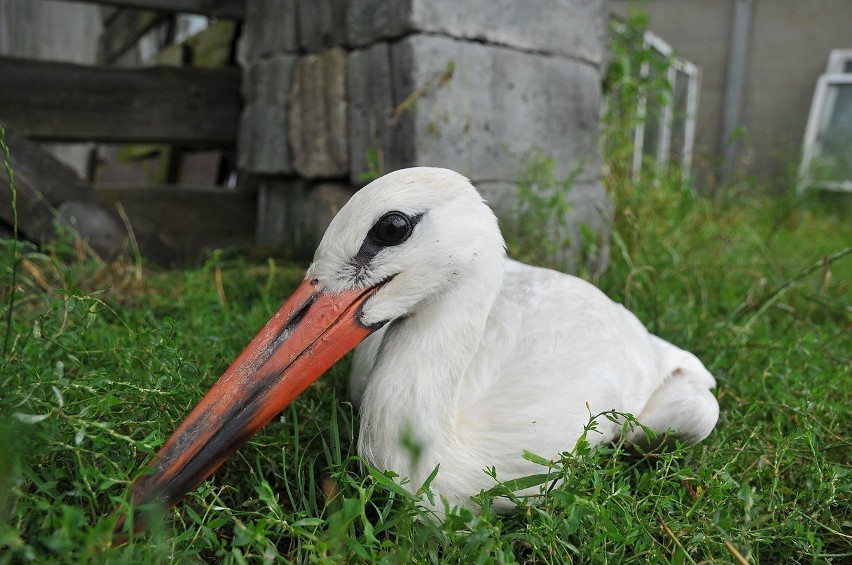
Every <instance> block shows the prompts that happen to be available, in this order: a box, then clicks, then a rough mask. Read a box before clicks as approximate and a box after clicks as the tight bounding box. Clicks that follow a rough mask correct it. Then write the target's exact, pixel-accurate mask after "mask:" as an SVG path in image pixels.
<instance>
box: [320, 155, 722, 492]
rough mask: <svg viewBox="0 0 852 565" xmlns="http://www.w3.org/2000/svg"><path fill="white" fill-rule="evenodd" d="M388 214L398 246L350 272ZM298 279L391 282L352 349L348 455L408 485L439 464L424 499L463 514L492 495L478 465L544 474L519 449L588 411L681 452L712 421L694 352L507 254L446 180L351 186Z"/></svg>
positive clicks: (327, 284)
mask: <svg viewBox="0 0 852 565" xmlns="http://www.w3.org/2000/svg"><path fill="white" fill-rule="evenodd" d="M391 211H398V212H401V213H403V214H406V215H408V216H411V217H417V218H418V220H419V221H418V222H417V223H416V225H415V226H414V228H413V230H412V232H411V235H410V237H409V238H408V239H407V240H406V241H405V242H404V243H402V244H400V245H395V246H390V247H385V248H382V249H380V250H379V251H378V252H376V253H375V254H374V255H373V256H372V257H370V260H369V261H363V260H361V261H353V258H355V257H356V256H357V255H358V253H359V250H360V249H361V248H362V245H363V242H364V241H365V238H366V237H367V235H368V232H369V231H370V229H371V227H372V226H373V225H374V224H375V223H376V222H377V220H378V219H379V218H381V217H382V216H383V215H384V214H387V213H388V212H391ZM374 251H375V250H374ZM362 259H363V258H362ZM308 277H309V278H315V279H316V280H318V281H319V284H320V285H321V286H322V288H323V289H324V290H327V291H331V292H339V291H345V290H348V289H351V288H357V287H364V288H367V287H371V286H375V285H378V284H380V283H382V281H385V280H387V279H388V278H389V277H393V278H392V279H391V280H389V282H385V283H384V284H383V285H382V286H381V288H379V290H378V291H377V292H376V294H375V295H374V296H373V297H372V298H370V299H369V300H368V301H367V302H366V303H364V305H363V307H362V312H361V322H362V323H364V324H367V325H370V324H375V323H378V322H382V321H386V320H391V321H390V322H389V323H388V324H387V325H385V327H383V328H382V329H381V330H379V331H377V332H376V333H374V334H372V335H371V336H370V337H368V338H367V339H366V340H365V341H364V342H363V343H362V344H361V345H360V346H359V347H358V349H357V352H356V355H355V359H354V362H353V369H352V376H351V381H350V382H351V390H352V396H353V401H354V402H355V403H356V405H358V406H360V414H361V429H360V435H359V440H358V449H359V452H360V453H361V455H363V456H364V457H365V458H366V459H367V460H368V461H370V462H371V464H373V465H374V466H376V467H378V468H379V469H389V470H392V471H395V472H397V473H399V474H400V475H401V476H403V477H409V478H410V479H411V482H410V483H409V485H410V488H411V489H412V490H414V489H416V488H417V487H419V486H420V484H421V483H422V482H423V481H424V480H425V479H426V478H427V476H428V475H429V473H430V472H431V471H432V470H433V468H434V467H435V466H436V465H438V464H440V471H439V473H438V475H437V477H436V478H435V479H434V481H433V483H432V489H433V491H435V492H436V493H438V494H440V495H442V496H444V497H446V498H447V499H448V500H449V501H450V502H451V503H452V504H456V505H470V499H469V497H470V496H471V495H475V494H477V493H479V491H480V490H482V489H488V488H490V487H492V486H494V481H493V479H492V478H491V477H489V476H487V475H486V474H485V473H484V471H483V469H485V468H486V467H492V466H493V467H496V470H497V474H498V477H499V478H500V479H501V480H507V479H512V478H516V477H520V476H524V475H527V474H531V473H537V472H541V468H539V467H537V466H536V465H534V464H533V463H530V462H528V461H526V460H525V459H523V457H522V454H523V452H524V450H528V451H531V452H534V453H536V454H538V455H542V456H544V457H547V458H551V457H554V456H556V455H557V454H558V453H560V452H564V451H569V450H571V449H572V448H573V446H574V445H575V442H576V441H577V439H578V437H579V435H580V433H581V432H582V430H583V426H584V425H585V424H586V423H587V422H588V419H589V414H590V411H591V413H592V414H597V413H600V412H603V411H606V410H617V411H620V412H629V413H632V414H634V415H636V416H637V417H638V418H639V420H640V421H641V422H642V423H644V424H646V425H648V426H649V427H651V428H652V429H654V430H656V431H658V432H660V433H662V432H665V431H667V430H673V432H674V434H675V435H676V436H677V437H679V438H680V439H681V440H682V441H684V442H688V443H695V442H698V441H701V440H702V439H704V438H705V437H706V436H707V435H708V434H709V433H710V432H711V431H712V429H713V427H714V426H715V424H716V420H717V418H718V411H719V407H718V403H717V401H716V399H715V398H714V396H713V395H712V394H711V392H710V389H711V388H712V387H714V386H715V380H714V379H713V376H712V375H711V374H710V373H709V372H708V371H707V370H706V369H705V368H704V366H703V365H702V363H701V362H700V361H699V360H698V359H697V358H696V357H695V356H694V355H692V354H691V353H689V352H687V351H684V350H682V349H679V348H678V347H676V346H674V345H672V344H670V343H668V342H666V341H664V340H662V339H660V338H658V337H656V336H653V335H651V334H649V333H648V331H647V330H646V329H645V327H644V326H643V325H642V323H641V322H640V321H639V320H638V319H637V318H636V317H635V316H634V315H633V314H632V313H631V312H629V311H628V310H626V309H625V308H624V307H622V306H620V305H618V304H616V303H614V302H613V301H611V300H610V299H609V298H608V297H607V296H606V295H604V294H603V293H602V292H601V291H600V290H598V289H597V288H595V287H594V286H592V285H591V284H589V283H587V282H585V281H583V280H581V279H578V278H576V277H572V276H569V275H565V274H562V273H557V272H555V271H551V270H547V269H542V268H537V267H532V266H528V265H524V264H521V263H518V262H516V261H513V260H510V259H508V258H506V256H505V249H504V243H503V239H502V236H501V234H500V231H499V229H498V227H497V222H496V219H495V217H494V215H493V213H492V212H491V210H490V209H489V208H488V206H487V205H486V204H485V203H484V202H483V201H482V198H481V197H480V196H479V194H478V193H477V192H476V190H475V189H474V188H473V186H472V185H471V184H470V182H469V181H468V180H467V179H465V178H464V177H462V176H461V175H459V174H457V173H455V172H452V171H448V170H444V169H434V168H414V169H406V170H402V171H397V172H395V173H391V174H389V175H386V176H385V177H382V178H380V179H378V180H376V181H375V182H373V183H371V184H370V185H368V186H367V187H365V188H363V189H362V190H361V191H359V192H358V193H356V194H355V195H354V196H353V198H352V199H351V201H350V202H349V203H348V204H347V205H346V206H344V207H343V209H341V211H340V213H339V214H338V215H337V216H336V217H335V218H334V220H333V221H332V223H331V225H330V226H329V228H328V231H327V232H326V234H325V236H324V238H323V240H322V242H321V244H320V246H319V248H318V249H317V253H316V256H315V260H314V263H313V264H312V265H311V267H310V269H309V271H308ZM599 430H600V431H601V432H602V433H601V434H600V435H595V436H594V437H590V439H591V440H592V441H593V442H596V443H603V442H608V441H611V440H612V439H614V438H615V437H616V435H617V434H618V433H620V431H621V428H620V427H619V426H617V425H616V424H614V423H612V422H610V421H608V420H606V419H603V418H601V419H600V420H599ZM628 439H629V440H631V441H636V442H639V443H642V442H643V440H644V439H645V438H644V434H642V433H641V431H639V432H634V433H633V435H632V436H631V437H630V438H628ZM406 441H408V442H409V443H411V442H412V441H413V442H414V443H416V444H418V445H419V446H420V447H421V454H420V456H419V457H418V458H414V457H413V456H412V451H411V449H409V448H406V447H405V446H404V445H403V444H404V443H405V442H406ZM505 504H508V503H505Z"/></svg>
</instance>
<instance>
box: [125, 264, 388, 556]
mask: <svg viewBox="0 0 852 565" xmlns="http://www.w3.org/2000/svg"><path fill="white" fill-rule="evenodd" d="M375 291H376V287H373V288H369V289H362V290H349V291H344V292H341V293H328V292H324V291H322V290H320V289H319V285H318V284H317V282H316V281H307V280H306V281H305V282H303V283H302V284H301V285H299V288H297V289H296V291H295V292H294V293H293V295H292V296H291V297H290V298H289V299H287V301H286V302H285V303H284V305H283V306H282V307H281V309H280V310H278V312H277V313H276V314H275V315H274V316H273V317H272V319H271V320H269V322H267V324H266V325H265V326H264V327H263V329H262V330H260V332H259V333H258V334H257V335H256V336H255V337H254V339H252V341H251V343H249V344H248V346H247V347H246V348H245V350H244V351H243V352H242V353H241V354H240V356H239V357H237V359H236V361H234V363H233V364H232V365H231V366H230V367H229V368H228V370H227V371H225V374H224V375H222V377H221V378H220V379H219V381H218V382H217V383H216V384H215V385H213V388H211V389H210V391H209V392H208V393H207V394H206V395H205V396H204V398H202V399H201V402H199V403H198V405H197V406H196V407H195V408H194V409H193V410H192V412H190V414H189V416H187V418H186V419H185V420H184V421H183V423H182V424H181V425H180V426H179V427H178V429H177V430H176V431H175V432H174V434H172V437H170V438H169V440H168V441H167V442H166V443H165V445H163V447H162V448H161V449H160V451H159V452H158V453H157V455H156V457H155V458H154V459H153V461H152V462H151V465H150V466H151V467H152V468H153V473H151V474H146V475H143V476H141V477H139V479H137V481H136V482H135V483H134V485H133V489H132V492H131V501H132V503H133V506H134V507H138V506H139V505H142V504H149V503H155V504H156V505H158V506H159V507H160V509H161V510H162V509H166V508H170V507H171V506H173V505H175V504H176V503H177V502H178V501H179V500H180V499H181V498H182V497H183V495H184V494H186V493H187V492H189V491H190V490H192V489H194V488H195V487H197V486H198V485H199V484H201V482H202V481H204V479H206V478H207V477H209V476H210V475H211V474H212V473H213V472H214V471H215V470H216V469H218V468H219V466H220V465H221V464H222V463H224V461H225V459H227V458H228V457H230V456H231V455H232V454H233V453H234V452H236V451H237V450H238V449H239V448H240V447H242V446H243V445H245V443H246V442H247V441H248V440H249V439H250V438H251V437H252V436H253V435H254V434H256V433H257V432H258V430H260V428H262V427H263V426H264V425H266V424H267V422H269V421H270V420H271V419H272V418H273V417H275V415H276V414H278V413H279V412H280V411H281V410H282V409H284V407H286V406H287V405H288V404H290V402H292V401H293V399H294V398H296V397H297V396H298V395H299V394H301V393H302V391H304V390H305V389H306V388H307V387H308V385H310V384H311V383H312V382H314V381H315V380H316V379H317V378H319V376H320V375H322V374H323V373H324V372H325V371H326V370H328V369H329V367H331V366H332V365H333V364H334V363H335V362H337V361H338V360H339V359H340V358H341V357H343V356H344V355H345V354H346V353H347V352H348V351H350V350H352V349H354V348H355V346H356V345H358V343H360V342H361V341H362V340H363V339H364V338H365V337H367V336H368V335H370V333H372V332H373V331H374V330H376V329H377V328H376V327H372V328H370V327H365V326H364V325H362V324H361V323H360V321H359V319H358V318H359V314H360V309H361V305H362V304H363V303H364V302H365V301H366V300H367V299H368V298H369V297H370V296H372V295H373V294H374V293H375ZM124 522H125V515H121V516H120V517H119V520H118V522H117V523H116V526H115V533H116V540H117V541H118V540H121V541H123V540H125V539H126V537H125V536H124V535H122V533H121V531H122V529H123V528H124ZM133 522H134V523H133V530H134V531H136V532H138V531H141V530H142V529H143V528H144V526H145V525H146V522H147V517H146V514H145V513H144V512H143V511H141V510H140V509H138V508H136V509H135V510H134V520H133Z"/></svg>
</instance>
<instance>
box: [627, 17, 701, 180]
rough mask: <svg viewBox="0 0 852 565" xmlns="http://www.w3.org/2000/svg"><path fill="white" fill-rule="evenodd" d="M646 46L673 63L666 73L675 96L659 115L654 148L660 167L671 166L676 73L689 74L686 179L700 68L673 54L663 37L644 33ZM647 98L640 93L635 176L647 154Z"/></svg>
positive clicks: (645, 68)
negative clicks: (645, 153) (658, 133)
mask: <svg viewBox="0 0 852 565" xmlns="http://www.w3.org/2000/svg"><path fill="white" fill-rule="evenodd" d="M644 46H645V47H649V48H651V49H653V50H654V51H656V52H657V53H659V54H660V55H662V56H663V57H665V58H666V59H669V61H670V62H671V63H670V64H669V67H668V71H667V74H666V80H668V83H669V85H670V86H671V89H672V96H671V97H670V98H669V100H668V103H666V104H665V105H664V106H663V108H662V110H663V111H662V115H661V116H660V135H659V136H658V139H657V147H655V148H654V160H655V162H656V163H657V165H658V166H659V167H662V168H663V169H665V168H667V167H668V164H669V162H670V158H669V157H670V153H671V139H672V124H673V121H674V88H675V81H676V80H677V73H678V72H681V73H683V74H684V75H686V77H687V91H686V92H687V94H686V118H685V120H684V141H683V148H682V152H681V162H680V165H681V169H682V170H683V173H684V175H683V176H684V178H688V177H689V173H690V171H691V168H692V152H693V147H694V144H695V116H696V113H697V111H698V87H699V69H698V67H697V66H696V65H694V64H693V63H690V62H689V61H684V60H683V59H678V58H676V57H674V50H673V49H672V46H671V45H669V44H668V43H666V41H665V40H663V39H662V38H661V37H659V36H657V35H655V34H653V33H651V32H650V31H646V32H645V35H644ZM639 72H640V73H641V75H642V76H648V73H649V72H650V69H649V67H648V63H643V64H642V67H641V69H640V70H639ZM647 103H648V101H647V97H646V96H644V95H643V96H641V97H640V99H639V108H638V113H639V116H640V117H641V118H642V119H640V120H639V125H638V126H637V127H636V131H635V132H634V134H633V166H632V172H633V176H634V178H636V177H638V176H639V173H640V172H641V170H642V157H643V154H644V145H645V117H646V115H645V113H646V111H647Z"/></svg>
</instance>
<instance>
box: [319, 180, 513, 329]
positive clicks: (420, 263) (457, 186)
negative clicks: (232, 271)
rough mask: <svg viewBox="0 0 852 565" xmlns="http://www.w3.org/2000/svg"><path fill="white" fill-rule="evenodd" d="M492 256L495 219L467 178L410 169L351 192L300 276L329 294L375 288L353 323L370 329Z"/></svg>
mask: <svg viewBox="0 0 852 565" xmlns="http://www.w3.org/2000/svg"><path fill="white" fill-rule="evenodd" d="M495 254H499V255H502V254H503V239H502V236H501V235H500V231H499V229H498V227H497V220H496V218H495V217H494V214H493V213H492V212H491V209H490V208H488V206H486V205H485V203H484V202H483V201H482V197H481V196H480V195H479V193H478V192H477V191H476V189H475V188H474V187H473V186H472V185H471V184H470V181H468V180H467V179H466V178H465V177H463V176H462V175H460V174H458V173H456V172H454V171H450V170H447V169H437V168H429V167H417V168H412V169H403V170H400V171H396V172H393V173H390V174H388V175H386V176H384V177H382V178H380V179H378V180H376V181H374V182H372V183H371V184H369V185H368V186H366V187H364V188H363V189H362V190H360V191H359V192H357V193H356V194H355V195H354V196H353V197H352V199H351V200H350V201H349V203H348V204H347V205H346V206H344V207H343V209H341V210H340V213H338V214H337V216H335V218H334V219H333V220H332V222H331V224H330V225H329V227H328V230H327V231H326V233H325V236H324V237H323V238H322V241H321V242H320V244H319V247H318V248H317V251H316V254H315V256H314V261H313V263H312V264H311V266H310V268H309V269H308V273H307V275H306V278H308V279H316V280H318V281H319V284H320V286H321V288H322V289H323V290H325V291H327V292H330V293H340V292H344V291H348V290H351V289H357V288H362V289H363V288H376V289H377V291H376V293H375V295H374V296H372V297H371V298H370V299H369V300H368V301H366V302H365V304H364V305H363V308H362V313H361V319H360V322H361V323H363V324H364V325H366V326H376V325H381V324H383V323H385V322H387V321H390V320H393V319H395V318H398V317H401V316H404V315H406V314H409V313H411V312H412V311H413V310H414V309H416V307H417V305H418V304H419V303H421V302H422V301H423V300H426V299H428V298H430V297H432V296H434V295H436V294H440V293H441V292H442V291H444V290H446V288H447V287H448V286H449V285H452V284H453V283H454V281H456V280H459V279H460V278H461V279H465V278H468V277H469V276H470V275H471V274H472V272H474V271H476V270H479V269H480V268H481V266H482V265H483V264H485V263H487V262H488V261H487V259H488V258H489V257H491V256H494V255H495Z"/></svg>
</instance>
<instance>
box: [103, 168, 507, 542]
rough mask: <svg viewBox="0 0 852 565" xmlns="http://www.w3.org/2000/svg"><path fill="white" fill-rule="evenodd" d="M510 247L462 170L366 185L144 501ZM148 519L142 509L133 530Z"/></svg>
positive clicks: (192, 481)
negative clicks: (394, 323)
mask: <svg viewBox="0 0 852 565" xmlns="http://www.w3.org/2000/svg"><path fill="white" fill-rule="evenodd" d="M503 253H504V248H503V240H502V237H501V235H500V231H499V229H498V227H497V221H496V219H495V217H494V214H493V213H492V212H491V210H490V209H489V208H488V206H486V205H485V204H484V202H483V201H482V198H481V197H480V195H479V193H478V192H477V191H476V189H474V188H473V186H472V185H471V184H470V182H469V181H468V180H467V179H466V178H464V177H463V176H461V175H459V174H458V173H455V172H453V171H449V170H446V169H435V168H413V169H404V170H401V171H397V172H394V173H391V174H388V175H386V176H384V177H382V178H380V179H378V180H376V181H374V182H372V183H371V184H369V185H368V186H366V187H364V188H363V189H361V190H360V191H359V192H357V193H356V194H355V195H354V196H353V197H352V198H351V199H350V201H349V202H348V203H347V204H346V205H345V206H344V207H343V208H342V209H341V210H340V212H339V213H338V214H337V216H335V218H334V219H333V220H332V222H331V224H330V225H329V227H328V230H327V231H326V233H325V236H324V237H323V239H322V241H321V243H320V245H319V247H318V248H317V251H316V255H315V256H314V261H313V263H312V264H311V266H310V267H309V269H308V271H307V274H306V276H305V280H304V282H303V283H302V284H301V285H300V286H299V287H298V288H297V289H296V291H295V292H294V293H293V295H292V296H291V297H290V298H289V299H287V301H285V303H284V305H283V306H282V307H281V309H280V310H279V311H278V312H277V313H276V314H275V315H274V316H273V317H272V319H271V320H270V321H269V322H267V324H266V325H265V326H264V327H263V329H261V330H260V332H259V333H258V334H257V336H255V338H254V339H253V340H252V341H251V343H249V345H248V346H247V347H246V349H245V350H244V351H243V352H242V353H241V354H240V356H239V357H238V358H237V359H236V360H235V361H234V363H233V364H232V365H231V367H230V368H228V370H227V371H226V372H225V374H224V375H222V377H221V378H220V379H219V381H218V382H217V383H216V384H215V385H214V386H213V387H212V388H211V389H210V391H209V392H208V393H207V394H206V395H205V396H204V398H203V399H202V400H201V402H199V404H198V405H197V406H196V407H195V408H194V409H193V410H192V412H191V413H190V414H189V416H187V418H186V419H185V420H184V422H183V423H182V424H181V425H180V426H179V427H178V428H177V430H176V431H175V432H174V434H172V436H171V438H169V440H168V441H167V442H166V443H165V444H164V445H163V447H162V448H161V449H160V451H159V452H158V453H157V456H156V458H155V459H154V461H153V462H152V463H151V467H152V470H153V473H151V474H145V475H142V476H141V477H140V478H139V479H138V480H137V481H136V482H135V483H134V485H133V490H132V494H131V496H132V499H133V504H134V506H136V507H138V506H141V505H143V504H147V503H156V504H158V505H160V506H161V507H169V506H172V505H173V504H175V503H177V501H178V500H180V498H181V497H183V495H184V494H185V493H186V492H188V491H189V490H191V489H193V488H195V487H196V486H197V485H198V484H200V483H201V482H202V481H203V480H204V479H205V478H207V477H208V476H209V475H210V474H212V473H213V472H214V471H215V470H216V469H217V468H218V467H219V466H220V465H221V464H222V463H223V462H224V461H225V459H227V458H228V457H229V456H230V455H231V454H233V453H234V452H235V451H236V450H237V449H239V448H240V447H241V446H242V445H243V444H245V443H246V442H247V441H248V440H249V439H250V438H251V437H252V436H253V435H254V434H255V433H256V432H257V431H258V430H259V429H260V428H261V427H263V426H264V425H265V424H266V423H267V422H269V421H270V420H271V419H272V418H273V417H274V416H275V415H276V414H277V413H278V412H280V411H281V410H282V409H283V408H284V407H285V406H287V405H288V404H289V403H290V402H291V401H292V400H293V399H294V398H295V397H296V396H298V395H299V394H300V393H301V392H302V391H303V390H304V389H305V388H307V386H308V385H310V384H311V383H312V382H313V381H314V380H316V379H317V378H318V377H319V376H320V375H321V374H322V373H324V372H325V371H326V370H327V369H328V368H329V367H331V365H333V364H334V363H335V362H336V361H337V360H338V359H340V358H341V357H342V356H343V355H345V354H346V353H347V352H348V351H350V350H351V349H353V348H354V347H355V346H356V345H357V344H358V343H360V342H361V341H362V340H363V339H364V338H365V337H367V336H368V335H369V334H370V333H371V332H373V331H375V330H376V329H378V328H379V327H381V326H382V325H384V324H385V323H386V322H388V321H391V320H394V319H396V318H399V317H402V316H406V315H409V314H411V313H413V312H415V311H416V309H417V308H418V307H419V306H420V305H421V304H423V303H426V302H428V301H429V300H430V299H432V298H434V297H436V296H439V295H441V294H442V293H444V292H446V291H447V290H448V289H449V288H450V287H452V286H453V285H454V284H456V281H460V280H465V279H468V278H470V277H472V276H474V275H478V276H482V273H483V268H485V269H484V272H486V274H487V267H488V266H494V265H499V258H500V257H501V256H502V255H503ZM486 276H487V275H486ZM146 518H147V515H146V514H145V513H143V512H141V511H137V512H136V513H135V514H134V530H136V531H139V530H141V529H142V527H144V524H145V522H146ZM124 522H125V520H124V517H123V516H122V517H120V518H119V521H118V523H117V525H116V532H117V539H121V536H122V534H120V532H121V531H123V529H124Z"/></svg>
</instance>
